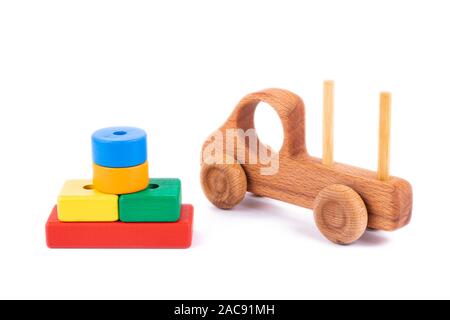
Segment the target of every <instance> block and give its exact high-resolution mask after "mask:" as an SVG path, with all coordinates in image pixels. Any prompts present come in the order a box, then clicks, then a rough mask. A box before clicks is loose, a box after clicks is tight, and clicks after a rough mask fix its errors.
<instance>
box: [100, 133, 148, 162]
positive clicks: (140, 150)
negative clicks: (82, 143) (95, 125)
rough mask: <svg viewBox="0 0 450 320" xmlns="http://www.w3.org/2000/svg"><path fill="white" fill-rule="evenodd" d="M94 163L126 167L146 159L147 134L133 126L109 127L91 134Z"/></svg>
mask: <svg viewBox="0 0 450 320" xmlns="http://www.w3.org/2000/svg"><path fill="white" fill-rule="evenodd" d="M92 157H93V160H94V163H95V164H97V165H99V166H103V167H109V168H126V167H134V166H138V165H140V164H143V163H144V162H145V161H147V134H146V133H145V131H144V130H142V129H139V128H133V127H110V128H104V129H100V130H97V131H95V132H94V133H93V134H92Z"/></svg>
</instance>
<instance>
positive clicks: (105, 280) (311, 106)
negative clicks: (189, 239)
mask: <svg viewBox="0 0 450 320" xmlns="http://www.w3.org/2000/svg"><path fill="white" fill-rule="evenodd" d="M449 13H450V7H449V3H448V1H431V0H426V1H411V0H409V1H381V0H378V1H344V0H342V1H280V0H277V1H261V0H259V1H222V2H218V1H206V0H205V1H197V0H190V1H173V0H165V1H159V2H156V1H123V2H121V1H92V0H89V1H2V2H1V4H0V110H1V116H0V122H1V123H0V124H1V126H0V133H1V140H0V141H1V145H0V148H1V158H0V161H1V165H0V170H1V174H0V179H1V183H0V188H1V190H0V191H1V206H0V218H1V220H0V297H1V298H159V299H165V298H179V299H188V298H193V299H196V298H450V292H449V284H450V276H449V271H448V270H449V268H450V259H449V251H450V250H449V248H448V246H449V244H450V232H449V226H450V212H449V209H448V197H449V192H450V190H449V183H448V181H449V179H450V173H449V165H448V164H449V161H450V152H449V143H448V139H449V138H450V135H449V133H450V128H449V117H450V111H449V110H450V94H449V91H450V80H449V79H450V77H449V73H450V42H449V30H450V19H449ZM324 79H334V80H335V81H336V118H335V158H336V160H337V161H339V162H345V163H349V164H353V165H357V166H360V167H366V168H370V169H375V168H376V163H377V129H378V94H379V92H380V91H382V90H389V91H391V92H392V93H393V115H392V153H391V159H392V161H391V169H392V170H391V171H392V173H393V174H394V175H397V176H400V177H403V178H405V179H407V180H409V181H410V182H411V183H412V185H413V187H414V211H413V214H414V216H413V220H412V222H411V224H410V225H409V226H408V227H406V228H404V229H402V230H399V231H396V232H394V233H384V232H376V233H367V234H366V235H365V236H364V237H363V238H362V239H361V240H360V241H359V242H358V243H356V244H355V245H352V246H346V247H341V246H336V245H334V244H331V243H329V242H328V241H327V240H325V239H324V238H323V237H322V236H321V235H320V233H319V232H318V230H317V229H316V227H315V225H314V221H313V217H312V213H311V211H310V210H307V209H303V208H299V207H295V206H290V205H285V204H283V203H280V202H276V201H270V200H265V199H259V198H254V197H252V196H248V197H247V198H246V200H245V201H244V202H243V203H242V204H241V205H239V206H238V207H237V208H236V209H235V210H233V211H230V212H223V211H220V210H218V209H215V208H214V207H213V206H212V205H211V204H210V203H209V202H208V201H207V200H206V198H205V197H204V195H203V193H202V191H201V187H200V183H199V171H200V165H199V156H200V148H201V145H202V143H203V141H204V140H205V138H206V137H207V136H208V135H209V134H210V133H211V132H212V131H214V130H215V129H216V128H218V127H219V126H220V125H221V124H222V123H223V122H224V121H225V120H226V118H227V117H228V115H229V114H230V113H231V111H232V109H233V108H234V106H235V105H236V103H237V102H238V101H239V99H240V98H241V97H242V96H244V95H245V94H247V93H250V92H253V91H257V90H260V89H263V88H266V87H281V88H286V89H289V90H292V91H294V92H296V93H297V94H299V95H300V96H301V97H302V98H303V99H304V101H305V105H306V125H307V137H306V140H307V146H308V148H309V152H310V153H311V154H312V155H316V156H320V155H321V133H322V125H321V123H322V122H321V121H322V119H321V117H322V110H321V108H322V107H321V103H322V97H321V94H322V81H323V80H324ZM256 120H257V129H258V130H259V131H258V132H259V133H260V136H261V137H262V138H263V140H264V141H265V142H269V143H271V144H272V145H274V146H277V145H279V144H280V141H281V139H282V138H281V135H282V134H281V129H280V123H279V120H278V119H277V118H276V116H275V115H274V113H273V112H272V110H271V109H270V108H268V107H267V106H266V107H264V106H263V107H261V108H259V109H258V111H257V119H256ZM111 125H132V126H138V127H142V128H143V129H145V130H146V131H147V133H148V136H149V163H150V166H151V169H150V170H151V171H150V174H151V176H153V177H179V178H181V179H182V181H183V198H184V202H186V203H193V204H194V205H195V210H196V211H195V234H194V240H193V246H192V248H191V249H189V250H50V249H47V247H46V244H45V234H44V225H45V221H46V219H47V217H48V214H49V213H50V209H51V208H52V206H53V205H54V203H55V201H56V197H57V195H58V192H59V189H60V187H61V186H62V184H63V182H64V180H66V179H69V178H84V177H90V175H91V154H90V152H91V150H90V134H91V133H92V132H93V131H94V130H96V129H98V128H101V127H105V126H111Z"/></svg>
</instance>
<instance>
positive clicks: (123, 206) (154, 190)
mask: <svg viewBox="0 0 450 320" xmlns="http://www.w3.org/2000/svg"><path fill="white" fill-rule="evenodd" d="M180 210H181V181H180V179H157V178H155V179H153V178H151V179H150V184H149V186H148V187H147V189H145V190H142V191H140V192H136V193H130V194H124V195H121V196H120V198H119V219H120V221H123V222H175V221H178V219H180Z"/></svg>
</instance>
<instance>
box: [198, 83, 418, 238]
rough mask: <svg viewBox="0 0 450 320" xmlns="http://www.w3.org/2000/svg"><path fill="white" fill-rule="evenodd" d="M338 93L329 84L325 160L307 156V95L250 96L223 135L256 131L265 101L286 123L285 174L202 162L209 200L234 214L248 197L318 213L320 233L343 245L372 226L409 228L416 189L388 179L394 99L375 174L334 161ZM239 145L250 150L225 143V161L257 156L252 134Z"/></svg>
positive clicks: (384, 102) (386, 99)
mask: <svg viewBox="0 0 450 320" xmlns="http://www.w3.org/2000/svg"><path fill="white" fill-rule="evenodd" d="M333 90H334V89H333V82H331V81H326V82H325V83H324V119H323V125H324V127H323V133H324V135H323V158H322V159H318V158H315V157H312V156H310V155H309V154H308V153H307V150H306V145H305V119H304V105H303V101H302V100H301V98H300V97H298V96H297V95H295V94H294V93H292V92H289V91H287V90H282V89H267V90H263V91H260V92H256V93H252V94H249V95H247V96H246V97H244V98H243V99H242V100H241V101H240V102H239V104H238V105H237V106H236V108H235V109H234V111H233V113H232V114H231V116H230V117H229V118H228V120H227V121H226V122H225V124H224V125H223V126H222V127H220V128H219V130H218V132H219V133H221V134H223V135H225V132H226V131H227V129H243V130H244V131H247V130H248V129H254V113H255V109H256V107H257V105H258V103H259V102H266V103H268V104H270V105H271V106H272V107H273V108H274V109H275V111H276V112H277V113H278V115H279V117H280V118H281V122H282V125H283V131H284V142H283V145H282V147H281V150H280V151H279V153H278V154H276V155H277V156H278V157H279V170H278V172H277V173H275V174H273V175H262V174H261V171H260V169H261V168H262V166H263V165H262V164H261V163H259V162H258V163H254V164H251V163H244V162H239V161H237V159H236V158H235V160H236V161H234V162H232V163H224V162H221V161H219V162H217V161H216V162H215V163H211V161H205V158H202V170H201V184H202V188H203V190H204V193H205V195H206V196H207V198H208V199H209V200H210V201H211V202H212V203H213V204H214V205H216V206H217V207H219V208H222V209H230V208H232V207H234V206H235V205H237V204H238V203H239V202H240V201H242V199H243V198H244V196H245V193H246V192H247V191H249V192H252V193H254V194H256V195H259V196H264V197H269V198H273V199H277V200H281V201H284V202H288V203H292V204H295V205H298V206H301V207H306V208H312V209H313V210H314V218H315V221H316V224H317V226H318V228H319V230H320V231H321V233H322V234H323V235H324V236H325V237H326V238H327V239H329V240H330V241H333V242H335V243H338V244H350V243H352V242H354V241H356V240H358V239H359V238H360V237H361V236H362V235H363V233H364V232H365V231H366V229H367V228H370V229H375V230H386V231H393V230H396V229H399V228H401V227H403V226H405V225H407V224H408V223H409V221H410V219H411V211H412V188H411V185H410V184H409V183H408V182H407V181H405V180H403V179H401V178H397V177H393V176H389V140H390V109H391V96H390V94H389V93H381V101H380V132H379V138H380V140H379V160H378V172H373V171H369V170H365V169H361V168H357V167H353V166H349V165H346V164H340V163H335V162H334V161H333V108H334V106H333ZM216 133H217V132H216ZM212 137H213V136H211V137H210V138H209V139H208V140H207V141H206V142H205V144H204V146H203V151H205V148H207V147H208V146H209V145H210V144H211V143H214V141H213V138H212ZM235 139H236V141H235V142H236V145H241V146H243V148H244V150H237V148H235V149H234V155H232V154H230V152H229V151H228V150H226V149H225V144H224V145H223V153H224V158H225V157H230V156H235V154H238V153H239V151H241V152H242V151H244V152H245V154H246V156H249V154H250V153H252V152H253V153H255V152H256V150H254V148H253V147H252V146H251V145H250V144H249V143H248V142H247V140H246V138H245V136H244V137H237V138H235ZM256 139H257V136H256ZM238 140H240V141H238ZM238 142H240V144H239V143H238ZM258 145H259V147H260V148H267V147H266V146H264V145H261V144H258ZM241 148H242V147H241ZM266 151H268V152H270V150H266Z"/></svg>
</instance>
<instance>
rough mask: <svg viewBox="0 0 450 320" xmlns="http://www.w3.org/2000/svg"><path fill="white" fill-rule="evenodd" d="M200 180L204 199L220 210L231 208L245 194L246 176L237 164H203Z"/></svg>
mask: <svg viewBox="0 0 450 320" xmlns="http://www.w3.org/2000/svg"><path fill="white" fill-rule="evenodd" d="M200 178H201V184H202V188H203V192H204V193H205V195H206V197H207V198H208V200H209V201H211V203H212V204H214V205H215V206H216V207H218V208H220V209H231V208H233V207H234V206H236V205H237V204H238V203H240V202H241V201H242V200H243V199H244V197H245V193H246V192H247V176H246V174H245V172H244V169H242V166H241V165H240V164H238V163H234V164H207V163H204V164H203V165H202V170H201V177H200Z"/></svg>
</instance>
